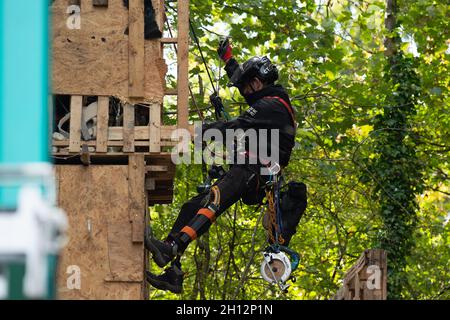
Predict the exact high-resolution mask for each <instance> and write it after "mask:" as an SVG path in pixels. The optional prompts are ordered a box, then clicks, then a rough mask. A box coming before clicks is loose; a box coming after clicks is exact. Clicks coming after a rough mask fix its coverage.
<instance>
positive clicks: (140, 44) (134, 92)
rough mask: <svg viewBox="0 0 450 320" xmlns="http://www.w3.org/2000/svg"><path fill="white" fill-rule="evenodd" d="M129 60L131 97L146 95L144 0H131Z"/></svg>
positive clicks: (129, 90) (129, 93) (129, 92)
mask: <svg viewBox="0 0 450 320" xmlns="http://www.w3.org/2000/svg"><path fill="white" fill-rule="evenodd" d="M128 22H129V36H128V41H129V43H128V59H129V60H128V61H129V66H128V68H129V80H128V81H129V82H128V85H129V87H128V95H129V96H130V97H144V80H145V79H144V70H145V69H144V68H145V48H144V44H145V39H144V1H142V0H129V15H128Z"/></svg>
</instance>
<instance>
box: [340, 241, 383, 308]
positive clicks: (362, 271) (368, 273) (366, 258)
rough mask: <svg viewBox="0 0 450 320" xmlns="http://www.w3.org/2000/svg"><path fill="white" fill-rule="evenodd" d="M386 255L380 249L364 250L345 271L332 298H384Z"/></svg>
mask: <svg viewBox="0 0 450 320" xmlns="http://www.w3.org/2000/svg"><path fill="white" fill-rule="evenodd" d="M386 299H387V256H386V252H385V251H384V250H381V249H371V250H366V251H364V253H363V254H362V255H361V257H360V258H359V259H358V261H356V263H355V264H354V265H353V267H351V268H350V270H349V271H348V272H347V273H346V275H345V277H344V281H343V285H342V287H341V288H340V289H339V291H338V292H337V293H336V295H335V296H334V300H386Z"/></svg>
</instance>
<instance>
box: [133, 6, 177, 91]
mask: <svg viewBox="0 0 450 320" xmlns="http://www.w3.org/2000/svg"><path fill="white" fill-rule="evenodd" d="M181 2H183V1H181ZM128 23H129V33H128V34H129V35H128V61H129V83H128V85H129V86H128V95H129V96H130V97H137V98H140V97H144V70H145V69H144V67H145V50H144V45H145V39H144V1H142V0H129V13H128Z"/></svg>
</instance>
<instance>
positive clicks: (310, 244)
mask: <svg viewBox="0 0 450 320" xmlns="http://www.w3.org/2000/svg"><path fill="white" fill-rule="evenodd" d="M397 2H398V3H399V10H398V12H397V17H398V28H396V30H395V32H396V33H397V35H398V36H399V43H398V45H399V52H398V54H397V55H395V56H394V57H392V58H391V59H388V58H387V57H386V56H385V55H384V51H385V48H384V44H383V43H384V40H385V38H386V37H388V36H392V34H390V33H388V32H387V31H386V30H385V29H384V17H385V3H384V1H381V0H367V1H352V0H332V1H325V0H321V1H320V0H317V1H312V0H307V1H297V0H276V1H263V0H248V1H245V2H243V1H238V0H221V1H218V0H202V1H199V0H191V17H192V21H193V23H194V27H195V29H196V32H197V33H198V35H199V38H200V41H201V44H202V46H203V49H204V51H205V55H206V57H207V60H208V65H209V66H210V67H211V68H212V71H213V73H214V74H215V76H216V77H217V76H218V71H217V69H218V66H219V62H218V60H217V55H216V52H215V48H216V46H217V42H218V39H219V35H224V34H227V35H231V36H232V42H233V45H234V48H235V49H234V53H235V55H236V57H237V58H238V59H239V60H240V61H243V60H244V59H247V58H249V57H250V56H251V55H256V54H258V55H263V54H264V55H268V56H269V57H270V58H271V59H272V60H273V61H274V62H276V63H277V64H278V65H279V68H280V74H281V79H280V82H281V83H282V84H283V85H284V86H286V87H287V89H288V90H289V93H290V95H291V97H293V104H294V105H295V106H296V108H297V111H298V113H297V120H298V122H299V123H300V124H301V126H300V127H299V130H298V133H297V137H296V141H297V147H296V148H295V150H294V152H293V155H292V161H291V163H290V165H289V167H288V168H287V170H286V175H287V178H288V179H292V180H299V181H304V182H305V183H306V184H307V185H308V192H309V199H308V200H309V204H308V209H307V213H306V215H305V216H304V217H303V218H302V221H301V222H300V225H299V227H298V233H297V235H296V236H295V237H294V239H293V240H292V244H291V246H292V248H294V249H296V250H297V251H298V252H299V253H300V254H301V263H300V267H299V269H298V271H297V272H296V274H295V275H296V277H297V281H296V282H295V284H293V285H292V288H291V289H290V292H289V293H288V294H287V295H282V294H280V293H279V292H278V290H276V288H273V287H272V286H269V285H268V284H267V283H266V282H264V281H263V280H262V279H261V278H260V275H259V266H260V263H261V261H262V255H261V250H262V249H263V248H264V246H265V236H264V232H263V229H262V226H261V223H260V221H259V220H258V219H259V218H260V211H259V210H256V209H257V208H253V207H248V206H245V205H241V204H237V205H236V207H232V208H231V209H230V210H229V211H228V212H226V213H224V215H223V216H222V217H220V218H219V219H218V221H217V223H216V224H215V225H214V226H213V227H212V228H211V229H210V231H209V234H208V235H205V236H203V237H202V238H201V239H199V240H197V241H196V242H195V243H193V244H192V245H191V246H190V247H189V249H188V251H187V252H186V254H185V257H184V260H183V269H184V270H185V271H187V272H188V273H187V276H186V280H185V285H184V293H183V294H182V296H181V298H185V299H327V298H331V297H332V296H333V294H334V293H335V292H336V291H337V289H338V288H339V286H340V285H341V281H342V278H343V275H344V274H345V271H346V270H348V268H349V267H350V266H351V265H352V264H353V263H354V262H355V260H356V259H357V258H358V257H359V256H360V254H361V253H362V252H363V250H364V249H367V248H374V247H380V246H381V247H384V248H385V249H387V250H388V253H389V255H388V260H389V266H390V269H391V270H392V271H391V272H392V274H391V276H390V277H389V281H390V282H389V292H392V295H391V297H398V298H413V299H424V298H435V299H448V298H450V296H449V292H450V288H449V277H448V275H449V274H450V267H449V264H448V260H449V259H450V251H449V250H448V248H449V241H450V239H449V237H450V236H449V225H450V224H449V222H448V220H449V212H450V200H449V190H450V189H449V183H448V181H449V172H450V161H449V160H450V157H449V156H450V143H449V141H450V106H449V103H448V102H449V100H448V98H449V96H448V87H449V76H448V75H449V72H448V64H449V54H448V53H446V52H448V40H447V39H449V38H450V37H449V34H448V30H450V28H449V26H448V19H447V17H446V12H447V11H446V8H447V6H446V5H445V4H444V3H443V2H439V1H433V0H418V1H397ZM169 13H170V11H169ZM413 44H415V46H414V45H413ZM414 47H416V51H417V52H414V50H412V48H414ZM190 58H191V78H190V79H191V86H192V90H193V93H194V95H195V101H196V103H197V105H198V107H199V108H204V107H207V104H206V102H207V100H208V99H207V96H208V95H209V94H210V93H211V91H212V88H211V86H210V84H209V81H208V80H207V77H206V74H205V70H204V66H203V65H202V64H201V60H200V58H199V53H198V51H197V49H196V48H195V47H194V45H192V48H191V50H190ZM219 83H220V86H221V88H225V87H226V83H227V79H226V77H223V72H222V78H221V79H220V81H219ZM221 96H222V97H223V99H224V101H225V104H226V106H227V109H228V111H229V112H230V113H231V114H232V115H237V114H238V113H239V112H240V109H241V108H245V106H244V105H242V102H243V100H242V98H241V97H240V96H239V94H238V93H236V92H235V91H234V90H230V89H221ZM191 108H192V110H193V111H195V107H194V106H193V105H192V106H191ZM205 115H206V116H207V117H209V118H210V119H211V120H212V119H213V115H212V114H211V113H210V112H207V113H206V114H205ZM194 119H198V116H197V115H196V114H195V113H193V114H192V120H194ZM201 180H202V178H201V168H200V166H198V165H192V166H180V167H178V169H177V179H176V182H175V189H174V194H175V201H174V203H173V204H172V205H165V206H156V207H155V208H152V210H153V211H154V213H153V217H154V219H153V221H152V226H153V229H154V232H155V234H156V235H157V236H158V237H161V238H162V237H164V236H165V235H166V234H167V233H168V231H169V230H170V227H171V225H172V223H173V221H174V220H175V218H176V216H177V214H178V210H179V208H180V206H181V204H182V203H183V202H184V201H185V200H186V199H188V198H189V197H191V196H193V195H194V194H195V187H196V185H197V184H198V183H200V181H201ZM152 269H153V271H157V270H158V269H157V267H155V266H152ZM151 298H152V299H167V298H178V297H177V296H175V295H171V294H168V293H166V292H162V291H157V290H155V291H152V292H151Z"/></svg>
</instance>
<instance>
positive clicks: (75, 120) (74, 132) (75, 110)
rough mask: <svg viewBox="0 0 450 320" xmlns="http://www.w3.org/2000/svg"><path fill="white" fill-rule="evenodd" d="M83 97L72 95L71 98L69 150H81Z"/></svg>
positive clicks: (77, 151)
mask: <svg viewBox="0 0 450 320" xmlns="http://www.w3.org/2000/svg"><path fill="white" fill-rule="evenodd" d="M82 108H83V97H82V96H72V97H71V99H70V136H69V140H70V142H69V152H76V153H79V152H80V140H81V114H82Z"/></svg>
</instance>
